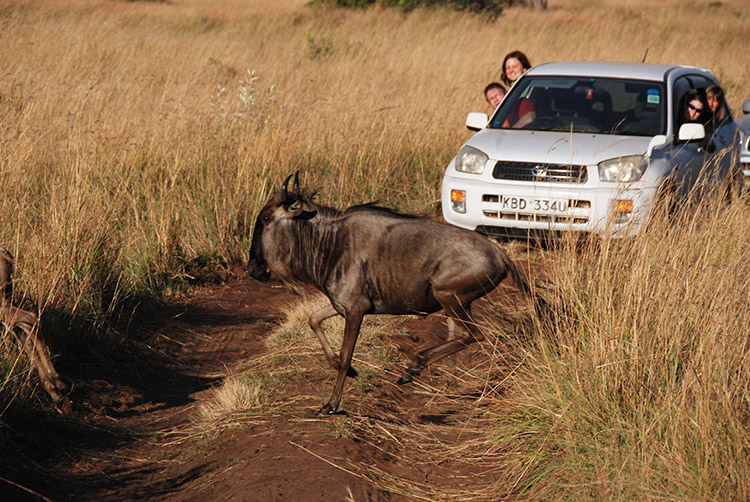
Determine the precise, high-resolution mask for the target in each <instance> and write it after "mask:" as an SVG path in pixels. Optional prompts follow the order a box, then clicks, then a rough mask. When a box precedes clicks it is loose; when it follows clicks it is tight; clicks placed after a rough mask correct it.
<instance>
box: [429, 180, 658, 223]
mask: <svg viewBox="0 0 750 502" xmlns="http://www.w3.org/2000/svg"><path fill="white" fill-rule="evenodd" d="M451 171H452V170H450V169H449V172H451ZM592 185H593V186H592ZM454 190H457V191H459V192H461V193H463V199H464V200H463V208H464V212H460V211H457V210H456V206H459V209H460V206H461V204H455V203H454V201H453V200H452V197H451V192H452V191H454ZM655 195H656V189H655V188H651V187H627V188H623V187H622V186H621V185H615V184H613V185H611V186H610V185H608V184H607V185H604V184H598V185H594V184H583V185H575V184H570V183H566V184H549V183H525V182H509V181H503V182H498V180H494V181H488V180H487V179H486V178H485V177H477V178H476V179H470V178H468V177H454V176H451V175H450V174H446V176H445V177H444V178H443V184H442V194H441V200H442V206H443V216H444V218H445V220H446V221H447V222H448V223H451V224H453V225H456V226H459V227H463V228H468V229H470V230H476V229H477V228H479V229H481V230H483V231H485V232H487V231H488V230H489V231H491V230H492V229H497V230H498V231H502V230H503V229H524V230H541V231H553V232H566V231H574V232H587V233H596V234H599V235H611V236H616V237H625V236H628V235H635V234H637V233H638V231H639V230H640V228H641V226H642V225H643V223H644V222H645V220H646V216H647V214H648V211H649V208H650V207H651V204H652V202H653V200H654V197H655ZM459 196H460V195H459Z"/></svg>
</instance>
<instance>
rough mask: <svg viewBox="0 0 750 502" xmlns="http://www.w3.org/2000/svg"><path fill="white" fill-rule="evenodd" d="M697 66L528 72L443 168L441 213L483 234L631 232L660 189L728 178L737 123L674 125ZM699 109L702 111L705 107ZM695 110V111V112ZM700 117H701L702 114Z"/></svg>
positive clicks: (698, 83)
mask: <svg viewBox="0 0 750 502" xmlns="http://www.w3.org/2000/svg"><path fill="white" fill-rule="evenodd" d="M711 85H717V82H716V79H715V78H714V76H713V75H712V74H711V72H710V71H709V70H707V69H705V68H697V67H690V66H676V65H655V64H637V63H594V62H581V63H548V64H543V65H539V66H536V67H534V68H532V69H530V70H529V71H527V72H526V73H525V74H524V76H523V77H521V79H519V80H518V82H516V84H515V85H514V86H513V87H512V88H511V90H510V91H509V92H508V94H507V95H506V97H505V99H504V100H503V101H502V103H501V104H500V106H499V107H498V108H497V110H495V112H494V113H493V114H492V116H491V118H489V119H488V117H487V115H486V114H484V113H470V114H469V116H468V118H467V120H466V125H467V127H469V128H470V129H474V130H479V132H478V133H477V134H475V135H474V136H473V137H472V138H471V139H469V141H467V142H466V143H465V144H464V146H463V147H462V148H461V150H460V151H459V152H458V155H457V156H456V157H455V158H454V159H453V160H452V161H451V163H450V164H449V165H448V168H447V169H446V171H445V176H444V177H443V185H442V207H443V216H444V217H445V219H446V221H448V222H449V223H452V224H454V225H457V226H460V227H464V228H468V229H471V230H477V231H479V232H482V233H516V232H514V230H515V231H520V232H527V231H529V230H552V231H569V230H573V231H582V232H594V233H598V234H605V233H608V234H613V235H617V236H624V235H632V234H635V233H637V232H638V230H639V229H640V227H641V226H642V224H643V223H644V222H645V220H646V217H647V215H648V211H649V208H650V206H651V205H652V203H653V202H654V199H655V198H656V196H657V193H659V191H660V190H670V192H671V193H673V194H674V195H675V196H676V199H677V201H678V203H679V200H680V198H681V197H683V196H684V195H686V194H687V193H688V192H689V191H690V190H691V189H692V188H693V187H694V186H696V183H697V182H698V180H699V179H703V180H706V179H707V180H708V181H709V183H718V182H721V181H722V180H724V179H725V178H726V177H727V176H730V175H731V176H737V174H738V167H737V165H738V164H737V162H738V160H737V150H738V146H739V141H738V139H737V127H736V125H735V123H734V121H733V119H732V117H731V112H730V111H729V108H728V106H727V105H726V103H725V106H727V112H728V113H729V117H728V119H727V120H726V121H725V122H724V123H723V124H722V125H721V126H720V127H718V128H716V129H715V130H713V129H714V128H713V127H711V126H706V127H704V123H705V120H703V119H702V118H701V119H700V122H692V123H690V122H688V123H681V122H683V121H684V120H683V115H682V113H683V108H684V107H686V106H688V105H689V104H690V100H691V99H692V97H693V96H694V95H695V94H696V93H697V94H699V95H700V94H701V93H704V94H705V90H706V88H707V87H709V86H711ZM703 116H705V115H703ZM703 116H702V117H703ZM701 122H703V123H701Z"/></svg>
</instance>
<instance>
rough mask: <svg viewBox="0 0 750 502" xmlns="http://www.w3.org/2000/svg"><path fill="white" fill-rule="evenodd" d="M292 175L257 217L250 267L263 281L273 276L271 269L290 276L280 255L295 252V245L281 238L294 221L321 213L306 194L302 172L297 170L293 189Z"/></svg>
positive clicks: (248, 267) (248, 269)
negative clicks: (304, 192)
mask: <svg viewBox="0 0 750 502" xmlns="http://www.w3.org/2000/svg"><path fill="white" fill-rule="evenodd" d="M291 178H292V175H291V174H290V175H289V176H288V177H287V178H286V179H285V180H284V183H283V184H282V185H281V190H280V191H279V192H278V193H277V194H276V195H275V196H274V197H273V199H271V200H270V201H269V202H268V203H267V204H266V205H265V206H263V209H261V210H260V213H259V214H258V218H257V219H256V220H255V228H254V230H253V241H252V245H251V246H250V261H249V262H248V264H247V271H248V273H249V274H250V276H251V277H253V278H255V279H258V280H260V281H264V282H265V281H267V280H268V279H269V278H270V276H271V270H273V271H274V272H276V273H277V274H278V275H280V277H279V278H280V279H282V280H285V279H286V277H285V276H287V275H288V274H286V273H284V270H283V268H284V267H283V266H281V265H280V264H279V262H280V261H281V260H280V259H279V258H280V257H282V258H286V257H287V256H288V255H289V254H290V253H291V249H285V245H288V242H285V240H284V239H283V238H280V233H281V232H283V230H284V227H285V226H288V225H289V224H290V223H291V222H292V221H294V220H308V219H311V218H313V217H314V216H315V215H316V213H317V212H316V210H315V208H314V207H313V206H314V205H313V204H311V203H310V202H309V201H308V200H307V198H306V197H305V196H303V195H302V192H301V190H300V187H299V173H295V174H294V185H293V186H292V191H291V192H290V191H289V180H291ZM269 262H270V264H269ZM274 265H276V266H274Z"/></svg>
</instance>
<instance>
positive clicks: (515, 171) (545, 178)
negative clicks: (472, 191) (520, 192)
mask: <svg viewBox="0 0 750 502" xmlns="http://www.w3.org/2000/svg"><path fill="white" fill-rule="evenodd" d="M492 177H493V178H495V179H498V180H513V181H535V182H537V183H586V180H587V179H588V172H587V170H586V166H574V165H570V164H539V163H536V162H507V161H503V160H501V161H499V162H498V163H497V164H495V168H494V169H493V170H492Z"/></svg>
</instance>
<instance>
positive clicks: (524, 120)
mask: <svg viewBox="0 0 750 502" xmlns="http://www.w3.org/2000/svg"><path fill="white" fill-rule="evenodd" d="M534 119H536V107H535V106H534V102H533V101H531V100H530V99H529V98H523V99H522V100H521V103H520V106H519V107H518V120H517V121H516V123H515V124H513V128H514V129H518V128H521V127H523V126H525V125H527V124H530V123H532V122H533V121H534Z"/></svg>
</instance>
